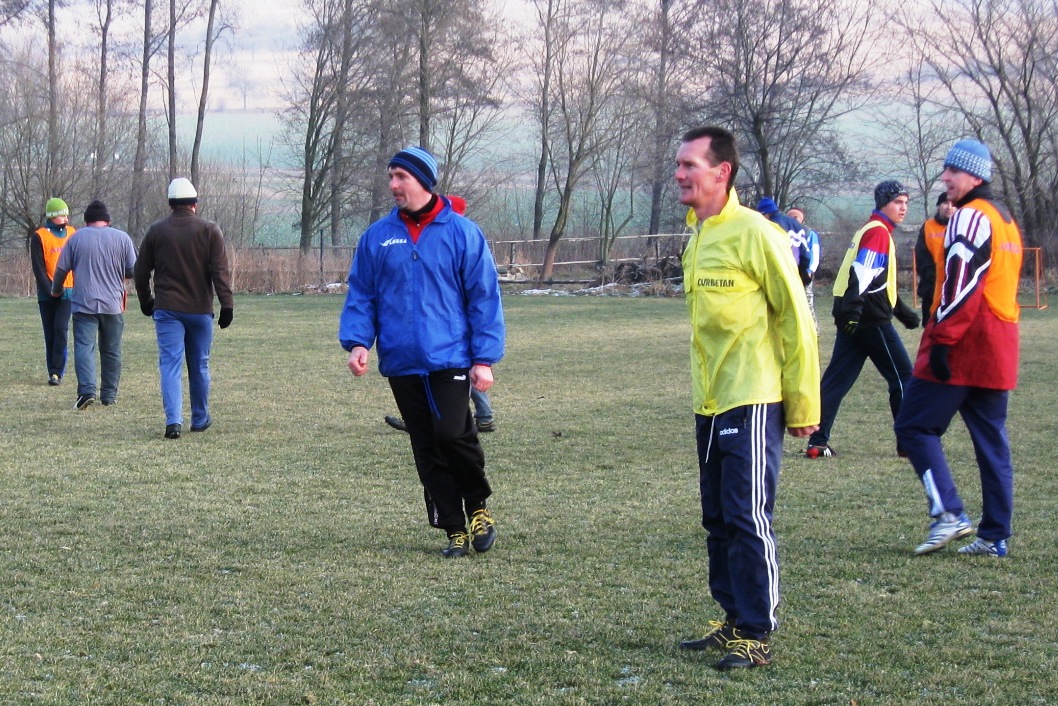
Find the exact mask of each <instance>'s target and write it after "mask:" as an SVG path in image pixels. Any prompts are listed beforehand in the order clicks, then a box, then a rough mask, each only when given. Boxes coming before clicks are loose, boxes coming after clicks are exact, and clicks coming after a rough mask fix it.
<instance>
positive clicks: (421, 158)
mask: <svg viewBox="0 0 1058 706" xmlns="http://www.w3.org/2000/svg"><path fill="white" fill-rule="evenodd" d="M389 166H391V167H400V168H401V169H404V170H406V171H407V172H408V173H409V174H411V175H412V176H413V177H415V179H416V180H418V182H419V183H420V184H422V185H423V187H424V188H425V189H426V190H427V191H430V192H432V191H433V190H434V189H435V188H436V187H437V160H436V159H434V158H433V155H432V154H430V153H429V152H427V151H426V150H424V149H423V148H422V147H406V148H405V149H402V150H401V151H400V152H398V153H397V154H395V155H393V159H391V160H389Z"/></svg>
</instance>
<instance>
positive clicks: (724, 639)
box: [680, 620, 741, 652]
mask: <svg viewBox="0 0 1058 706" xmlns="http://www.w3.org/2000/svg"><path fill="white" fill-rule="evenodd" d="M709 627H711V628H712V630H710V631H709V632H707V633H706V634H705V637H703V638H701V639H698V640H684V641H683V642H681V643H680V649H681V650H691V651H692V652H701V651H703V650H713V649H716V650H722V649H724V648H726V647H727V643H729V642H731V641H732V640H737V639H739V638H740V637H741V635H739V634H738V630H737V629H736V628H735V626H734V625H732V624H731V623H729V622H727V621H726V620H725V621H724V622H722V623H721V622H720V621H719V620H710V621H709Z"/></svg>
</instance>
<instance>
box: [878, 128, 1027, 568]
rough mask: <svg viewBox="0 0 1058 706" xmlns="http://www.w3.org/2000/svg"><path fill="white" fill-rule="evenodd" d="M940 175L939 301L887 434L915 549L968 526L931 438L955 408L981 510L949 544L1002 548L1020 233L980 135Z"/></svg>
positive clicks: (956, 151)
mask: <svg viewBox="0 0 1058 706" xmlns="http://www.w3.org/2000/svg"><path fill="white" fill-rule="evenodd" d="M941 181H943V182H944V187H945V189H946V190H947V195H948V199H949V200H950V201H951V202H952V203H953V204H955V206H956V208H957V210H956V211H955V213H954V215H952V217H951V220H950V221H949V222H948V226H947V229H946V230H945V232H944V271H943V278H941V277H939V276H938V279H942V285H941V293H940V304H939V305H938V307H937V310H936V311H935V312H934V313H933V318H931V319H930V320H929V323H928V324H927V326H926V330H925V332H924V333H923V334H922V342H921V343H920V345H919V349H918V358H917V360H916V361H915V368H914V371H913V376H912V378H911V382H910V383H909V384H908V386H907V392H906V393H905V394H904V403H903V405H902V406H901V407H900V414H899V415H898V416H897V419H896V423H895V429H896V438H897V443H898V444H900V446H901V448H902V449H903V450H904V451H905V452H906V453H907V456H908V458H909V459H910V461H911V464H912V465H913V466H914V468H915V472H916V473H917V474H918V477H919V478H920V479H921V481H922V486H923V488H924V489H925V491H926V500H927V501H928V503H929V514H930V516H931V517H932V518H933V522H932V524H931V525H930V530H929V535H928V536H927V537H926V541H925V542H923V543H922V544H920V545H919V546H918V547H917V548H916V549H915V553H916V554H928V553H930V552H934V551H937V550H938V549H941V548H943V547H944V546H946V545H947V544H948V543H949V542H951V541H952V540H955V539H959V538H960V537H965V536H967V535H970V534H972V533H973V531H974V528H973V524H972V523H971V522H970V518H969V517H968V516H967V514H966V511H965V508H964V506H963V501H962V499H961V498H960V497H959V491H958V489H957V488H956V487H955V481H954V480H953V479H952V474H951V470H950V469H949V467H948V462H947V459H946V458H945V456H944V449H943V448H942V447H941V439H940V438H941V436H942V435H943V434H944V432H945V431H946V430H947V428H948V425H949V424H950V423H951V420H952V418H953V417H954V416H955V413H956V412H958V413H959V415H960V416H962V418H963V422H964V423H965V424H966V428H967V430H968V431H969V432H970V440H971V441H972V442H973V446H974V453H975V456H976V458H977V467H978V470H979V471H980V474H981V495H982V517H981V522H980V524H978V526H977V539H976V540H974V541H973V542H972V543H971V544H968V545H967V546H965V547H962V548H961V549H959V553H960V554H971V555H983V556H997V557H1002V556H1006V554H1007V540H1008V539H1009V538H1010V534H1011V516H1012V514H1013V508H1014V469H1013V466H1012V465H1011V462H1010V442H1009V440H1008V438H1007V430H1006V420H1007V400H1008V398H1009V396H1010V391H1011V390H1013V389H1014V388H1015V387H1016V386H1017V377H1018V316H1019V308H1018V302H1017V289H1018V278H1019V277H1020V273H1021V257H1022V253H1021V234H1020V232H1019V231H1018V226H1017V223H1015V222H1014V219H1013V218H1012V217H1011V215H1010V211H1009V210H1008V209H1007V207H1006V205H1005V204H1004V203H1002V202H1001V201H999V200H997V199H996V198H995V196H994V195H993V194H992V185H991V182H992V156H991V154H989V151H988V147H986V146H985V145H984V144H983V143H981V142H978V141H977V140H961V141H960V142H957V143H955V146H954V147H952V148H951V150H950V151H949V152H948V156H947V158H946V159H945V160H944V172H943V173H942V174H941Z"/></svg>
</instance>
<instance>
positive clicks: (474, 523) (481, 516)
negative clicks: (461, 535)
mask: <svg viewBox="0 0 1058 706" xmlns="http://www.w3.org/2000/svg"><path fill="white" fill-rule="evenodd" d="M495 542H496V520H494V519H493V518H492V513H491V512H489V511H488V510H487V509H485V508H481V509H480V510H475V511H474V513H473V514H472V515H471V516H470V544H471V545H472V546H473V547H474V551H476V552H478V553H479V554H482V553H484V552H487V551H488V550H490V549H492V545H493V544H494V543H495Z"/></svg>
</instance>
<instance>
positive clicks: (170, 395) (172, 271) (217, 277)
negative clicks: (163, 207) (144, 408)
mask: <svg viewBox="0 0 1058 706" xmlns="http://www.w3.org/2000/svg"><path fill="white" fill-rule="evenodd" d="M168 196H169V207H170V208H171V209H172V213H171V214H170V215H169V217H168V218H163V219H162V220H160V221H156V222H155V223H152V224H151V226H150V227H149V228H148V229H147V234H146V235H145V236H144V237H143V243H142V245H140V254H139V258H138V259H137V260H136V269H135V281H136V296H137V298H138V299H139V302H140V311H142V312H143V314H144V316H150V317H151V318H152V319H154V329H155V334H156V335H157V337H158V370H159V373H160V377H161V387H162V406H163V407H164V409H165V438H166V439H179V438H180V434H181V433H182V432H183V422H184V410H183V399H184V397H183V389H182V388H183V383H182V381H181V377H182V370H183V365H184V361H185V359H186V361H187V377H188V381H187V382H188V385H187V386H188V392H189V393H190V397H191V431H194V432H199V431H205V430H206V429H208V428H209V427H210V426H211V425H212V424H213V418H212V417H211V416H210V414H209V388H210V376H209V353H210V348H211V347H212V346H213V295H214V292H215V293H216V295H217V299H219V300H220V318H219V319H218V322H219V324H220V327H221V328H228V326H229V325H231V321H232V317H233V316H234V312H235V303H234V299H233V297H232V291H231V272H230V271H229V269H228V254H227V252H226V251H225V248H224V234H223V233H222V232H221V230H220V226H218V225H217V224H216V223H213V222H211V221H207V220H206V219H204V218H201V217H199V215H198V191H197V190H196V189H195V186H194V184H192V183H191V182H190V181H189V180H188V179H185V178H183V177H179V178H176V179H173V181H172V183H170V184H169V193H168ZM152 279H153V292H152V286H151V285H152Z"/></svg>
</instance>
